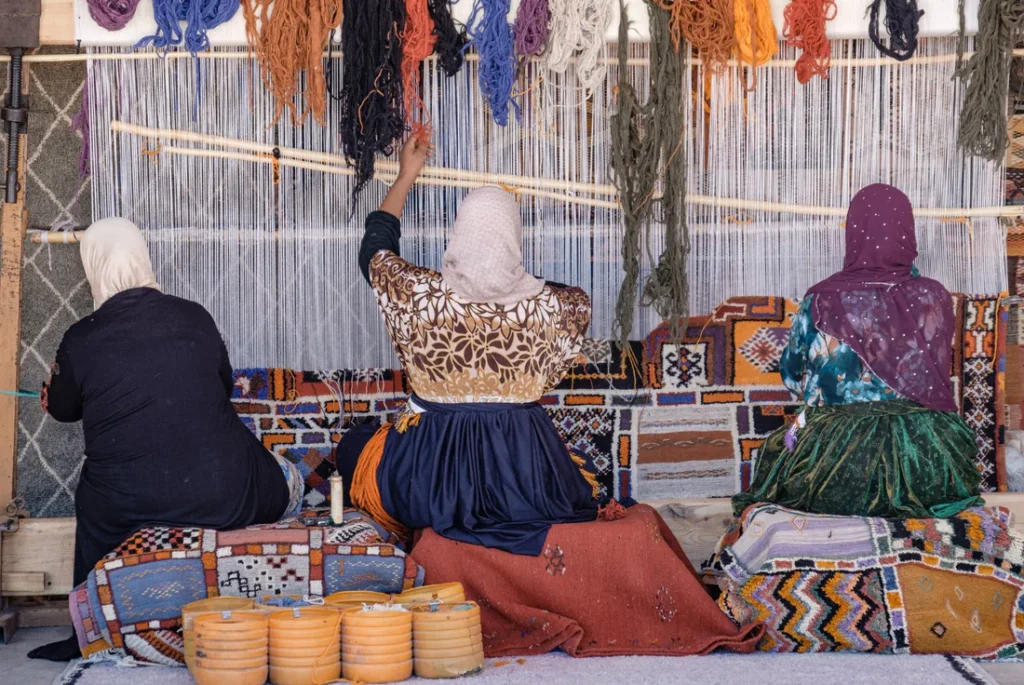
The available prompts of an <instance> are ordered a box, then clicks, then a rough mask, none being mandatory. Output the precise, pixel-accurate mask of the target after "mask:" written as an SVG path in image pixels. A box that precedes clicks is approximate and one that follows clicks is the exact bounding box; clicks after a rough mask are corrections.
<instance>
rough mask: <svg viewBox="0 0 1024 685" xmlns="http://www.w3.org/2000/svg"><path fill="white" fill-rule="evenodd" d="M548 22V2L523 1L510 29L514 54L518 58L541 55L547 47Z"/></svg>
mask: <svg viewBox="0 0 1024 685" xmlns="http://www.w3.org/2000/svg"><path fill="white" fill-rule="evenodd" d="M550 21H551V8H550V7H549V6H548V0H523V4H521V5H520V6H519V12H518V13H517V14H516V21H515V24H514V25H513V27H512V32H513V34H514V35H515V44H516V54H517V55H519V56H520V57H536V56H537V55H540V54H541V53H543V52H544V49H545V48H546V47H547V42H548V24H549V22H550Z"/></svg>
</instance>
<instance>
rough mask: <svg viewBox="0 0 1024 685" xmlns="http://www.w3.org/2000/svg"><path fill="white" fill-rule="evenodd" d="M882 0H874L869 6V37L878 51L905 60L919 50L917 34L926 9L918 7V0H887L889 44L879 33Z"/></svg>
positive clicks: (886, 25) (886, 20) (886, 23)
mask: <svg viewBox="0 0 1024 685" xmlns="http://www.w3.org/2000/svg"><path fill="white" fill-rule="evenodd" d="M881 9H882V0H874V1H873V2H872V3H871V6H870V7H869V8H868V16H869V19H868V37H869V38H871V42H872V43H874V44H875V47H876V48H878V51H879V52H881V53H882V54H883V55H885V56H886V57H892V58H893V59H896V60H899V61H901V62H902V61H904V60H908V59H910V58H911V57H913V56H914V53H915V52H917V34H918V32H919V29H920V26H919V24H920V21H921V17H922V16H924V10H919V9H917V0H885V30H886V32H888V34H889V45H886V44H885V43H883V42H882V38H881V36H880V35H879V33H878V22H879V20H880V18H879V15H880V14H881Z"/></svg>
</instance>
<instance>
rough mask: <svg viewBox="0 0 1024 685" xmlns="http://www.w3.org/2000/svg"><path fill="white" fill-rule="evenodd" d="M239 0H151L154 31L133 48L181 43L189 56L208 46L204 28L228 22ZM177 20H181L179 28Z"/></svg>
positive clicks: (208, 39)
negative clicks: (182, 25) (183, 23)
mask: <svg viewBox="0 0 1024 685" xmlns="http://www.w3.org/2000/svg"><path fill="white" fill-rule="evenodd" d="M239 7H241V3H240V2H239V1H238V0H153V16H154V18H155V19H156V33H154V34H153V35H152V36H146V37H145V38H143V39H142V40H140V41H139V42H138V43H136V44H135V48H136V49H139V48H146V47H149V46H153V47H155V48H158V49H162V50H167V49H168V48H170V47H172V46H175V45H181V44H182V43H184V46H185V49H186V50H188V51H189V52H191V53H192V54H193V55H194V54H196V53H197V52H201V51H203V50H208V49H209V48H210V38H209V36H208V35H207V32H208V31H212V30H213V29H215V28H216V27H218V26H220V25H221V24H223V23H224V22H226V21H229V20H230V19H231V18H232V17H233V16H235V12H237V11H238V8H239ZM181 22H185V23H186V26H185V29H184V30H182V28H181Z"/></svg>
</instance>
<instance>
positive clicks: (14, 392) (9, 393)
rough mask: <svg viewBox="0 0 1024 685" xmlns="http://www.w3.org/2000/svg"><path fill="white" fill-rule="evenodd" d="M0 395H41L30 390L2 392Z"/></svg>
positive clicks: (0, 391)
mask: <svg viewBox="0 0 1024 685" xmlns="http://www.w3.org/2000/svg"><path fill="white" fill-rule="evenodd" d="M0 395H7V396H9V397H39V396H40V395H39V393H37V392H32V391H30V390H0Z"/></svg>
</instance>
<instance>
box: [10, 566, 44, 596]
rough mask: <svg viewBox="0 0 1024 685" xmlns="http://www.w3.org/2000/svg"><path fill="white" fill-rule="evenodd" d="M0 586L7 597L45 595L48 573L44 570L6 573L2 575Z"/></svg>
mask: <svg viewBox="0 0 1024 685" xmlns="http://www.w3.org/2000/svg"><path fill="white" fill-rule="evenodd" d="M0 587H3V589H4V596H5V597H14V596H16V595H24V596H27V597H34V596H36V595H45V594H46V574H45V573H43V572H42V571H31V572H21V573H4V574H2V575H0Z"/></svg>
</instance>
